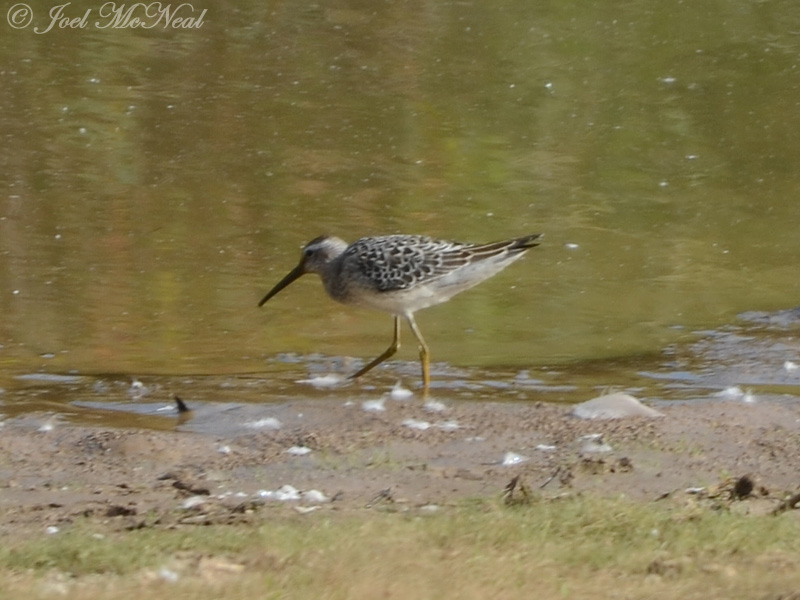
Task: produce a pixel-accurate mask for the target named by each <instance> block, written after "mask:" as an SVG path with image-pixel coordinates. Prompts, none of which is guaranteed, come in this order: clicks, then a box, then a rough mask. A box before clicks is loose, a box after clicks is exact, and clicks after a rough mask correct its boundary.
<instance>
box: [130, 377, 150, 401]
mask: <svg viewBox="0 0 800 600" xmlns="http://www.w3.org/2000/svg"><path fill="white" fill-rule="evenodd" d="M149 393H150V390H148V389H147V387H146V386H145V385H144V384H143V383H142V382H141V381H139V380H138V379H134V380H132V381H131V386H130V387H129V388H128V394H129V395H130V396H132V397H133V398H141V397H142V396H146V395H147V394H149Z"/></svg>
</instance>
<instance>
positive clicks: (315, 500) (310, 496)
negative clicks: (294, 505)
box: [302, 490, 330, 504]
mask: <svg viewBox="0 0 800 600" xmlns="http://www.w3.org/2000/svg"><path fill="white" fill-rule="evenodd" d="M302 500H303V501H304V502H311V503H312V504H323V503H324V502H330V499H329V498H328V497H327V496H326V495H325V494H323V493H322V492H320V491H319V490H308V491H305V492H303V494H302Z"/></svg>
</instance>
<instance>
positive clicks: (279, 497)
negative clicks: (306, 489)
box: [256, 484, 300, 502]
mask: <svg viewBox="0 0 800 600" xmlns="http://www.w3.org/2000/svg"><path fill="white" fill-rule="evenodd" d="M256 495H257V496H259V497H260V498H264V499H265V500H276V501H278V502H287V501H290V500H300V491H299V490H298V489H297V488H296V487H294V486H292V485H288V484H287V485H284V486H283V487H281V488H280V489H279V490H274V491H273V490H258V491H257V492H256Z"/></svg>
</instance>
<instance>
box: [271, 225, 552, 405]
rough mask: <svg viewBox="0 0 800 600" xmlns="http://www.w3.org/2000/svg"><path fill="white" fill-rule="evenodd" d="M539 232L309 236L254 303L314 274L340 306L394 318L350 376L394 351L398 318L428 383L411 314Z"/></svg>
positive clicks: (509, 257)
mask: <svg viewBox="0 0 800 600" xmlns="http://www.w3.org/2000/svg"><path fill="white" fill-rule="evenodd" d="M540 235H541V234H539V233H536V234H533V235H526V236H524V237H520V238H515V239H513V240H504V241H502V242H493V243H491V244H463V243H460V242H447V241H443V240H436V239H433V238H429V237H425V236H421V235H385V236H380V237H365V238H361V239H360V240H358V241H356V242H353V243H352V244H350V245H349V246H348V245H347V242H345V241H343V240H340V239H339V238H337V237H333V236H321V237H318V238H316V239H313V240H311V241H310V242H308V244H306V246H305V248H303V254H302V257H301V258H300V262H299V263H298V265H297V266H296V267H295V268H294V269H292V270H291V271H290V272H289V273H288V274H287V275H286V277H284V278H283V279H281V280H280V281H279V282H278V284H277V285H276V286H275V287H274V288H272V289H271V290H270V291H269V293H268V294H267V295H266V296H264V297H263V298H262V299H261V302H259V303H258V305H259V306H262V305H263V304H264V303H265V302H267V301H268V300H269V299H270V298H272V297H273V296H275V295H276V294H277V293H278V292H280V291H281V290H282V289H284V288H285V287H287V286H288V285H289V284H290V283H292V282H293V281H294V280H296V279H298V278H299V277H301V276H303V275H305V274H306V273H316V274H317V275H319V276H320V277H321V278H322V283H323V284H324V286H325V291H327V292H328V295H329V296H330V297H331V298H333V299H334V300H337V301H338V302H341V303H343V304H350V305H353V306H361V307H365V308H372V309H375V310H380V311H383V312H388V313H390V314H392V315H394V339H393V340H392V344H391V345H390V346H389V347H388V348H387V349H386V351H385V352H384V353H383V354H381V355H380V356H378V357H377V358H376V359H375V360H373V361H372V362H370V363H369V364H367V365H366V366H365V367H363V368H361V369H360V370H359V371H358V372H356V373H354V374H353V375H350V377H349V379H355V378H356V377H360V376H361V375H363V374H364V373H366V372H367V371H369V370H371V369H373V368H375V367H376V366H378V365H379V364H381V363H382V362H383V361H385V360H386V359H388V358H390V357H391V356H392V355H394V353H395V352H397V350H398V348H400V317H405V319H406V321H408V325H409V327H411V331H412V332H413V333H414V336H415V337H416V338H417V343H418V344H419V358H420V362H421V363H422V387H423V390H425V391H427V389H428V387H429V385H430V354H429V352H428V346H427V344H426V343H425V340H424V339H423V337H422V333H421V332H420V330H419V327H417V322H416V321H415V320H414V313H415V312H417V311H418V310H422V309H423V308H428V307H429V306H434V305H436V304H440V303H442V302H447V301H448V300H450V298H452V297H453V296H455V295H456V294H458V293H459V292H463V291H464V290H468V289H469V288H471V287H473V286H476V285H478V284H479V283H480V282H481V281H483V280H484V279H488V278H489V277H491V276H492V275H495V274H497V273H499V272H500V271H502V270H503V269H505V268H506V267H507V266H508V265H510V264H511V263H512V262H514V261H515V260H517V259H518V258H521V257H522V255H523V254H525V252H526V251H527V250H529V249H531V248H533V247H534V246H538V245H539V242H538V241H537V240H538V238H539V237H540Z"/></svg>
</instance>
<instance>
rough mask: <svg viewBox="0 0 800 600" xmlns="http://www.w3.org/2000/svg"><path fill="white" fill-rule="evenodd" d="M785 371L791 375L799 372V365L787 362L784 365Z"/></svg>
mask: <svg viewBox="0 0 800 600" xmlns="http://www.w3.org/2000/svg"><path fill="white" fill-rule="evenodd" d="M783 370H784V371H786V372H787V373H791V372H792V371H797V363H796V362H792V361H791V360H787V361H786V362H785V363H783Z"/></svg>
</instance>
